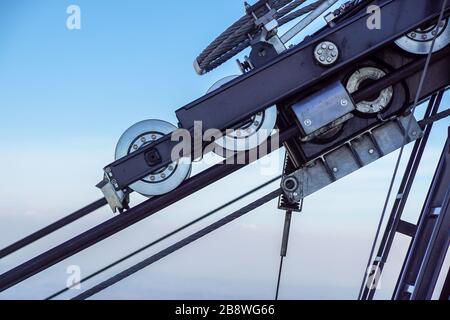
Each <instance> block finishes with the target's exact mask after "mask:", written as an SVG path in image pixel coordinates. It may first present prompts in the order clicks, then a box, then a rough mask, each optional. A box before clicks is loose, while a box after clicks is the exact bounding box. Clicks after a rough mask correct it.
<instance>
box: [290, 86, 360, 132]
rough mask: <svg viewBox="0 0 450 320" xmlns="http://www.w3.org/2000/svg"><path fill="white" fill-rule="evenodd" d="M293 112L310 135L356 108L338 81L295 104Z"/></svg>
mask: <svg viewBox="0 0 450 320" xmlns="http://www.w3.org/2000/svg"><path fill="white" fill-rule="evenodd" d="M292 110H293V111H294V113H295V115H296V116H297V120H298V122H299V124H300V126H301V127H302V129H303V131H304V132H305V134H306V135H310V134H312V133H314V132H316V131H318V130H320V129H321V128H323V127H325V126H326V125H328V124H330V123H332V122H333V121H336V120H338V119H340V118H342V117H343V116H345V115H347V114H349V113H350V112H352V111H353V110H355V106H354V105H353V101H352V99H351V97H350V96H349V94H348V92H347V91H346V90H345V88H344V86H343V85H342V83H341V82H340V81H338V82H335V83H332V84H331V85H329V86H327V87H325V88H323V89H322V90H320V91H318V92H316V93H314V94H313V95H311V96H309V97H307V98H306V99H303V100H302V101H300V102H298V103H296V104H294V105H293V106H292Z"/></svg>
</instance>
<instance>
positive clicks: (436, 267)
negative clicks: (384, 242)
mask: <svg viewBox="0 0 450 320" xmlns="http://www.w3.org/2000/svg"><path fill="white" fill-rule="evenodd" d="M417 226H418V229H417V234H416V236H415V237H414V240H413V241H412V243H411V246H410V248H409V250H408V255H407V258H406V260H405V263H404V265H403V268H402V272H401V274H400V278H399V281H398V283H397V286H396V289H395V293H394V299H396V300H430V299H431V298H432V296H433V293H434V290H435V287H436V283H437V281H438V278H439V275H440V273H441V269H442V265H443V263H444V260H445V257H446V255H447V252H448V249H449V245H450V128H449V132H448V140H447V142H446V144H445V147H444V151H443V153H442V156H441V159H440V161H439V165H438V168H437V170H436V174H435V176H434V178H433V182H432V185H431V188H430V191H429V193H428V196H427V199H426V202H425V205H424V208H423V210H422V213H421V216H420V219H419V223H418V225H417Z"/></svg>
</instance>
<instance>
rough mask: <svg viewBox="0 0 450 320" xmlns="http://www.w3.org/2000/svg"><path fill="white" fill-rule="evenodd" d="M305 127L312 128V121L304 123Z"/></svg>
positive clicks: (307, 120)
mask: <svg viewBox="0 0 450 320" xmlns="http://www.w3.org/2000/svg"><path fill="white" fill-rule="evenodd" d="M303 123H304V124H305V126H307V127H310V126H311V125H312V121H311V119H306V120H305V121H304V122H303Z"/></svg>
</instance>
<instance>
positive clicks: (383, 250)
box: [360, 91, 444, 300]
mask: <svg viewBox="0 0 450 320" xmlns="http://www.w3.org/2000/svg"><path fill="white" fill-rule="evenodd" d="M443 95H444V92H443V91H441V92H439V93H438V94H436V95H433V96H432V97H431V99H430V101H429V103H428V107H427V110H426V111H425V118H428V117H430V116H432V115H434V114H436V113H437V112H438V111H439V106H440V104H441V101H442V97H443ZM432 128H433V123H431V124H429V125H427V126H426V127H425V129H424V134H423V137H422V138H421V139H419V140H417V141H416V143H415V144H414V147H413V150H412V152H411V156H410V158H409V161H408V164H407V166H406V169H405V173H404V175H403V179H402V181H401V183H400V187H399V190H398V192H397V197H396V199H395V202H394V204H393V206H392V210H391V213H390V216H389V219H388V222H387V225H386V230H385V232H384V234H383V237H382V239H381V242H380V245H379V248H378V251H377V259H376V261H374V267H376V268H377V269H378V272H379V274H380V275H381V274H382V272H383V269H384V265H385V264H386V262H387V260H388V258H389V254H390V252H391V248H392V243H393V242H394V238H395V235H396V233H397V232H398V231H399V229H400V228H401V226H402V224H401V221H402V220H401V218H402V215H403V210H404V209H405V205H406V202H407V201H408V198H409V195H410V192H411V188H412V186H413V183H414V180H415V177H416V174H417V171H418V169H419V165H420V163H421V160H422V157H423V153H424V151H425V148H426V146H427V143H428V140H429V138H430V134H431V130H432ZM370 281H371V280H370V279H368V280H367V283H366V285H365V287H364V288H363V291H362V294H361V297H360V299H361V300H372V299H373V298H374V296H375V293H376V286H372V285H370V283H369V282H370Z"/></svg>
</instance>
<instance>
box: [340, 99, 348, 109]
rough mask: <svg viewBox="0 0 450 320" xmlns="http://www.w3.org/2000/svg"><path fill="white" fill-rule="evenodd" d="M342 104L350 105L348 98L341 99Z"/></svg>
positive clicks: (344, 105)
mask: <svg viewBox="0 0 450 320" xmlns="http://www.w3.org/2000/svg"><path fill="white" fill-rule="evenodd" d="M341 106H343V107H346V106H348V100H347V99H342V100H341Z"/></svg>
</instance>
